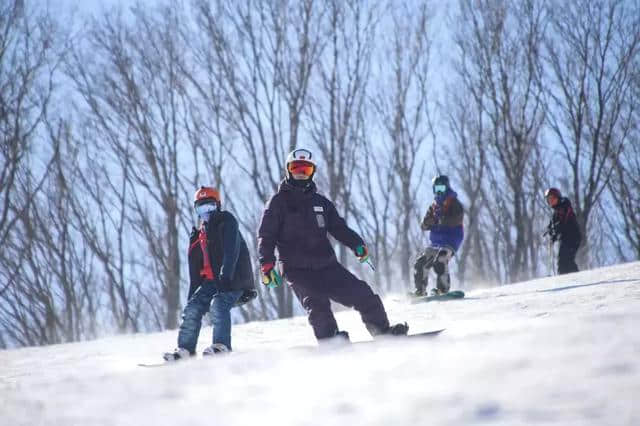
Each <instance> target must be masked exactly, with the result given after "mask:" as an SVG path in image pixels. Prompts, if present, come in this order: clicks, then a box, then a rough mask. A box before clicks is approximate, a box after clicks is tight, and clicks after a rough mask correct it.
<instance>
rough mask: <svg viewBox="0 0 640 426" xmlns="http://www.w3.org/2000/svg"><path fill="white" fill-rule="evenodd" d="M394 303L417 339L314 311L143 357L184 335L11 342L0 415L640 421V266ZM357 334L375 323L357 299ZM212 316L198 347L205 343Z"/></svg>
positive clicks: (37, 421) (99, 420) (256, 420)
mask: <svg viewBox="0 0 640 426" xmlns="http://www.w3.org/2000/svg"><path fill="white" fill-rule="evenodd" d="M468 296H469V297H468V299H465V300H462V301H449V302H443V303H437V302H436V303H426V304H417V305H409V304H406V303H402V302H400V301H398V300H397V299H394V297H393V296H390V297H389V298H387V300H386V301H385V304H386V306H387V309H388V310H389V312H390V317H391V319H392V321H399V320H405V319H406V320H407V321H408V322H409V324H410V326H411V331H412V332H418V331H422V330H428V329H435V328H439V327H447V331H445V332H444V333H443V334H441V335H440V336H439V337H437V338H434V339H429V340H419V339H415V340H408V341H406V344H398V343H387V342H382V343H377V344H374V345H357V346H354V347H352V348H347V349H340V350H337V351H333V352H329V353H327V352H324V351H322V352H320V351H314V350H300V349H297V350H287V349H285V348H287V347H291V346H297V345H303V344H312V343H313V337H312V334H311V329H310V328H309V326H308V325H307V323H306V319H305V318H294V319H291V320H283V321H272V322H264V323H250V324H245V325H241V326H236V327H235V328H234V346H235V349H236V352H235V353H234V354H233V355H231V356H228V357H224V358H216V359H212V360H209V359H206V360H196V361H189V362H186V363H183V364H181V365H175V366H170V367H163V368H141V367H137V366H136V364H137V363H138V362H141V361H154V360H157V358H158V356H159V355H160V354H161V353H162V352H163V351H164V350H166V349H170V348H173V347H174V344H175V338H176V333H175V332H167V333H158V334H153V335H136V336H120V337H114V338H108V339H102V340H99V341H93V342H84V343H76V344H68V345H57V346H49V347H42V348H27V349H20V350H10V351H1V352H0V425H11V426H18V425H30V426H31V425H158V426H160V425H172V426H180V425H189V426H191V425H256V426H258V425H289V424H295V425H425V424H429V425H485V424H491V425H530V424H545V425H546V424H554V425H638V424H640V408H639V404H640V401H637V400H638V399H639V397H640V331H639V330H638V327H637V324H639V323H640V263H630V264H625V265H619V266H615V267H609V268H603V269H598V270H593V271H586V272H581V273H579V274H573V275H568V276H563V277H553V278H545V279H539V280H535V281H529V282H525V283H520V284H516V285H511V286H505V287H500V288H494V289H488V290H481V291H476V292H469V293H468ZM337 318H338V322H339V324H340V325H341V328H344V329H347V330H349V332H350V333H351V337H352V340H366V339H368V335H367V333H366V331H365V329H364V327H363V326H362V325H361V323H360V322H359V318H358V315H357V314H356V313H354V312H352V311H349V312H342V313H340V314H338V316H337ZM210 335H211V329H210V328H204V329H203V334H202V335H201V339H200V349H202V348H203V347H204V346H206V344H207V343H208V341H209V339H210Z"/></svg>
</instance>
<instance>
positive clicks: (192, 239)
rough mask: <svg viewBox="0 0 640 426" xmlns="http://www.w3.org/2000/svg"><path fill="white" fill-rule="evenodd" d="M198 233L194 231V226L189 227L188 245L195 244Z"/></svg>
mask: <svg viewBox="0 0 640 426" xmlns="http://www.w3.org/2000/svg"><path fill="white" fill-rule="evenodd" d="M199 233H200V232H199V231H198V230H197V229H196V227H195V226H193V227H191V234H189V245H191V244H193V243H195V242H196V240H197V239H198V234H199Z"/></svg>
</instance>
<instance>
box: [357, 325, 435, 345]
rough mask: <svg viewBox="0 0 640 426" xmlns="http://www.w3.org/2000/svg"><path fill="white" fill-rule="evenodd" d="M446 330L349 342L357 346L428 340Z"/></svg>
mask: <svg viewBox="0 0 640 426" xmlns="http://www.w3.org/2000/svg"><path fill="white" fill-rule="evenodd" d="M445 330H446V328H440V329H438V330H430V331H423V332H420V333H413V334H407V335H406V336H402V335H400V336H378V337H376V338H375V339H373V340H364V341H359V342H351V344H352V345H359V344H362V343H375V342H381V341H382V342H388V341H398V340H400V341H402V340H404V339H419V338H423V339H424V338H429V337H436V336H437V335H438V334H440V333H442V332H443V331H445ZM345 346H349V345H345Z"/></svg>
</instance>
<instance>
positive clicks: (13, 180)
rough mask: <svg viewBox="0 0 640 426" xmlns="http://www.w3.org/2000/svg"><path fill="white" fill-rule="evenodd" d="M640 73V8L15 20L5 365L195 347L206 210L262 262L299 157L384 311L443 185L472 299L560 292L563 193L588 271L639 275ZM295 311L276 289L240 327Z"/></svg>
mask: <svg viewBox="0 0 640 426" xmlns="http://www.w3.org/2000/svg"><path fill="white" fill-rule="evenodd" d="M445 3H447V5H446V6H445ZM639 49H640V3H639V2H638V1H637V0H593V1H587V2H569V3H565V2H562V1H559V0H525V1H522V2H509V1H504V0H457V1H454V2H436V1H433V0H430V1H427V0H406V1H403V0H401V1H395V0H369V1H360V0H329V1H326V0H323V1H319V0H282V1H273V2H272V1H262V0H185V1H181V2H174V1H168V0H167V1H163V2H157V3H156V4H154V5H153V6H150V5H145V6H141V5H132V3H126V5H122V6H121V7H116V8H110V9H102V10H100V11H95V12H93V13H91V14H85V15H83V14H79V13H76V14H71V13H65V12H64V11H55V13H54V11H52V10H51V9H50V8H47V7H46V6H44V3H43V5H42V6H40V5H39V4H38V3H37V2H24V1H22V0H0V146H1V155H0V348H5V347H16V346H29V345H44V344H52V343H59V342H69V341H76V340H82V339H90V338H96V337H98V336H101V335H105V334H112V333H128V332H146V331H153V330H162V329H167V328H169V329H171V328H176V327H177V326H178V325H179V317H180V312H181V309H182V307H183V306H184V304H185V297H186V293H187V290H188V282H187V281H188V273H187V267H186V258H185V257H186V245H187V240H188V233H189V230H190V229H191V226H192V225H193V223H194V222H195V215H194V213H193V209H192V197H193V193H194V191H195V189H196V188H197V187H198V186H199V185H204V184H210V185H214V186H216V187H218V188H220V190H221V193H222V205H223V208H224V209H228V210H230V211H232V212H233V213H234V214H235V215H236V216H237V217H238V220H239V223H240V225H241V231H242V233H243V235H244V237H245V239H246V240H247V242H248V244H249V246H250V250H251V252H252V255H254V259H256V257H255V246H256V243H257V241H256V238H255V234H256V229H257V226H258V222H259V220H260V215H261V213H262V208H263V206H264V203H265V202H266V201H267V200H268V199H269V197H270V196H271V194H273V192H274V191H275V190H276V188H277V185H278V183H279V182H280V180H281V179H282V177H283V167H284V166H283V162H284V159H285V157H286V154H287V152H288V151H290V150H292V149H294V148H296V147H306V148H309V149H311V150H313V151H315V152H316V155H317V158H318V159H319V168H318V173H317V176H316V180H317V182H318V186H319V188H320V191H321V192H322V193H323V194H325V195H326V196H327V197H329V198H330V199H332V200H333V201H334V202H335V203H336V206H337V207H338V210H339V212H340V214H342V215H343V216H344V217H345V218H346V219H347V221H348V223H349V224H350V225H351V226H352V227H353V228H354V229H355V230H357V231H358V232H359V233H361V234H362V235H363V237H364V238H365V240H366V242H367V244H368V245H369V247H370V249H371V253H372V255H373V259H374V262H375V263H376V265H377V270H376V271H375V272H373V271H371V270H367V269H365V268H363V267H362V266H361V265H358V264H357V262H354V259H353V256H352V254H351V252H350V251H349V250H344V249H342V248H340V247H336V249H337V250H338V253H339V256H340V259H341V261H343V262H345V263H347V264H348V265H349V266H350V267H351V268H352V269H354V270H355V271H356V272H357V273H358V274H360V275H361V276H363V277H364V278H365V279H367V280H369V282H370V283H371V284H372V286H373V287H374V288H375V289H376V291H378V292H381V293H385V292H389V291H406V290H407V289H409V288H410V287H411V286H412V283H411V282H410V280H411V275H412V274H411V267H412V263H413V260H414V257H415V256H416V255H417V254H418V251H419V250H420V249H422V248H423V246H424V244H425V241H426V238H425V234H423V233H422V232H421V231H420V227H419V220H420V219H421V217H422V215H424V213H425V211H426V208H427V206H428V203H430V201H431V197H432V193H431V177H432V176H433V175H435V174H436V173H444V174H447V175H448V176H449V177H450V179H451V181H452V185H453V187H454V189H455V190H456V191H457V192H458V194H459V197H460V199H461V201H462V202H463V204H464V206H465V211H466V215H465V234H466V236H465V242H464V244H463V246H462V248H461V249H460V252H459V253H457V255H456V257H455V258H454V261H453V270H454V271H455V277H454V284H453V286H454V287H462V288H472V287H474V286H479V285H501V284H508V283H512V282H516V281H520V280H525V279H529V278H532V277H537V276H544V275H546V274H548V273H550V271H549V270H548V267H547V265H548V263H547V259H548V256H549V253H548V251H547V246H546V242H545V240H544V239H543V237H542V233H543V231H544V229H545V226H546V223H547V222H548V220H549V216H550V212H549V210H548V207H547V206H546V204H545V201H544V197H543V192H544V190H545V188H547V187H549V186H556V187H559V188H560V189H561V190H562V191H563V193H565V194H566V195H567V196H568V197H569V198H570V199H571V200H572V202H573V204H574V206H575V209H576V212H577V215H578V219H579V223H580V226H581V228H582V231H583V233H584V234H585V235H586V236H587V238H586V242H585V244H584V245H583V247H582V248H581V250H580V251H579V264H580V266H581V267H582V268H590V267H595V266H600V265H605V264H613V263H617V262H622V261H631V260H638V259H640V195H639V194H640V128H639V123H640V109H639V107H640V105H639V104H638V103H639V102H640V52H639ZM254 267H255V270H256V280H257V278H258V273H257V271H258V265H257V260H256V261H254ZM298 309H299V308H298V304H297V302H296V301H295V299H294V297H293V295H292V293H291V292H290V291H289V290H288V289H287V288H282V287H281V288H279V289H276V290H271V291H267V290H266V289H262V288H260V289H259V297H258V298H257V299H256V300H255V301H254V302H253V303H251V304H249V305H246V306H244V307H242V308H240V309H238V310H237V311H238V312H237V317H236V320H238V321H251V320H265V319H273V318H284V317H290V316H292V315H294V314H296V313H297V312H299V310H298Z"/></svg>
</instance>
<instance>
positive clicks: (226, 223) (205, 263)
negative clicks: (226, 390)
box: [164, 186, 257, 361]
mask: <svg viewBox="0 0 640 426" xmlns="http://www.w3.org/2000/svg"><path fill="white" fill-rule="evenodd" d="M194 206H195V209H196V212H197V213H198V217H199V218H200V229H196V228H195V227H194V228H193V229H192V230H191V237H190V241H189V253H188V257H189V279H190V285H189V294H188V297H187V300H188V301H187V306H185V308H184V311H183V314H182V323H181V324H180V331H179V333H178V348H177V349H176V350H175V351H174V352H168V353H166V354H165V355H164V358H165V360H167V361H176V360H179V359H182V358H185V357H189V356H191V355H195V351H196V345H197V343H198V336H199V334H200V326H201V324H202V317H203V316H204V314H206V313H207V311H209V310H210V315H211V320H212V323H213V344H212V345H211V346H209V347H207V348H206V349H205V350H204V352H203V355H214V354H218V353H223V352H229V351H231V314H230V310H231V308H232V307H233V306H238V305H239V304H242V303H246V302H248V301H249V300H251V299H253V298H255V297H256V295H257V293H256V291H255V285H254V280H253V271H252V268H251V260H250V257H249V249H248V248H247V244H246V243H245V241H244V238H242V235H241V234H240V231H239V230H238V221H237V220H236V218H235V217H234V216H233V215H232V214H231V213H229V212H227V211H222V210H221V209H220V194H219V193H218V191H217V190H216V189H214V188H210V187H204V186H203V187H201V188H200V189H198V190H197V191H196V193H195V196H194ZM212 302H213V303H212Z"/></svg>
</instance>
